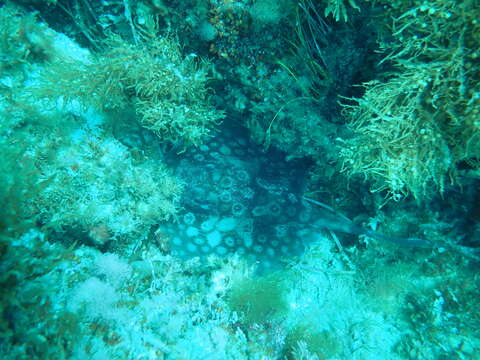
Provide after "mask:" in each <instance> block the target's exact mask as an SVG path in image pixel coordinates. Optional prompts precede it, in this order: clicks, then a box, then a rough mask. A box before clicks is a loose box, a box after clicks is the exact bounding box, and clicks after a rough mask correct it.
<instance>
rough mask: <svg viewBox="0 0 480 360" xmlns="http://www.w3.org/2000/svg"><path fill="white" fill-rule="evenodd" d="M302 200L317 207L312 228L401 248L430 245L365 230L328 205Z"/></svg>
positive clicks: (418, 240)
mask: <svg viewBox="0 0 480 360" xmlns="http://www.w3.org/2000/svg"><path fill="white" fill-rule="evenodd" d="M302 198H303V200H305V201H306V202H309V203H312V204H314V205H317V206H318V210H319V212H320V215H319V217H318V220H317V221H316V222H315V224H314V226H316V227H319V228H322V229H328V230H332V231H340V232H343V233H347V234H352V235H367V236H369V237H372V238H374V239H378V240H381V241H390V242H392V243H395V244H397V245H401V246H412V247H426V246H429V245H430V243H429V242H428V241H426V240H423V239H419V238H402V237H395V236H388V235H385V234H381V233H379V232H376V231H373V230H368V229H365V228H364V227H362V226H360V225H357V224H355V223H354V222H353V221H352V220H350V219H349V218H347V217H346V216H344V215H342V214H340V213H338V212H337V211H335V210H334V209H332V208H331V207H330V206H328V205H325V204H323V203H321V202H319V201H316V200H313V199H309V198H307V197H304V196H303V197H302Z"/></svg>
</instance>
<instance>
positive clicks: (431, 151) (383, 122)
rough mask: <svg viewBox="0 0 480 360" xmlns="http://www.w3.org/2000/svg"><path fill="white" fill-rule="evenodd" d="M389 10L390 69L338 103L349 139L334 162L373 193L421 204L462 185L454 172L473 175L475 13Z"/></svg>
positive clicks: (432, 5) (479, 133)
mask: <svg viewBox="0 0 480 360" xmlns="http://www.w3.org/2000/svg"><path fill="white" fill-rule="evenodd" d="M395 4H396V6H395V7H393V9H390V10H389V11H390V13H392V14H396V16H395V17H394V19H393V23H392V24H391V26H390V30H391V37H390V38H387V37H383V38H380V39H379V41H380V45H381V46H382V48H383V50H384V52H385V54H386V56H385V58H384V60H383V63H385V64H390V65H391V71H389V72H388V73H384V74H382V76H381V77H378V78H377V79H376V80H373V81H370V82H367V83H365V84H364V87H365V95H364V96H363V97H361V98H355V99H350V100H353V104H352V103H348V104H346V105H345V114H346V116H347V118H348V119H349V121H350V127H351V130H352V131H353V136H352V137H351V138H349V139H347V140H344V141H341V143H340V146H341V148H342V150H341V156H342V157H343V166H344V171H346V172H347V173H348V174H349V175H355V174H361V175H363V176H364V177H365V178H366V179H368V180H371V181H372V182H371V183H372V190H373V191H381V190H386V191H387V193H388V194H389V195H388V197H390V198H393V199H395V200H399V199H401V198H403V197H404V196H407V195H408V194H411V195H413V196H414V197H415V198H416V199H417V200H419V201H422V200H424V199H426V198H429V197H431V196H433V195H434V194H436V193H440V194H442V193H443V192H444V191H445V189H446V187H447V186H448V185H449V184H456V185H461V184H462V179H461V177H460V176H459V171H458V170H459V168H461V167H467V168H470V169H473V170H476V171H477V176H478V169H479V166H480V163H479V158H480V122H479V120H478V119H479V114H480V81H479V80H480V71H479V69H480V67H479V66H478V65H479V56H480V54H479V51H478V45H479V42H480V37H479V35H478V34H480V23H479V21H478V17H479V15H480V10H479V9H480V8H479V7H478V3H476V2H475V1H464V2H461V3H458V2H456V1H445V0H436V1H431V2H429V4H425V3H424V2H423V1H413V2H412V4H410V5H409V6H407V5H404V6H400V5H399V2H396V3H395ZM440 29H441V30H440ZM345 102H348V101H345Z"/></svg>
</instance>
